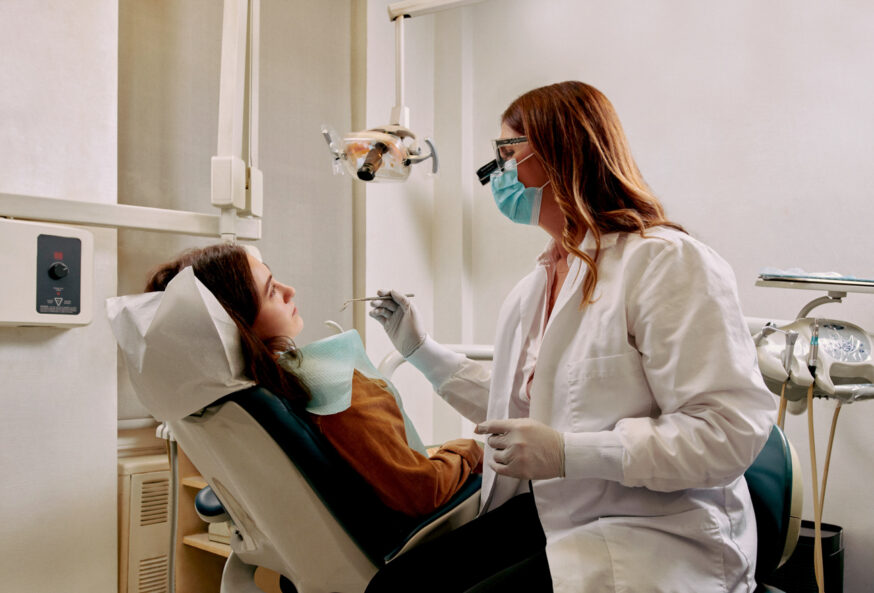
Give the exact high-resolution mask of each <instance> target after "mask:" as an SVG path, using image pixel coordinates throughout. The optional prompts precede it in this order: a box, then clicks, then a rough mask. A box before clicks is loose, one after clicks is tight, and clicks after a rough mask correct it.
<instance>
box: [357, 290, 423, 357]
mask: <svg viewBox="0 0 874 593" xmlns="http://www.w3.org/2000/svg"><path fill="white" fill-rule="evenodd" d="M376 294H378V295H379V296H381V297H384V298H382V299H379V300H375V301H371V302H370V306H371V307H372V309H371V311H370V313H369V315H370V316H371V317H373V318H374V319H376V320H377V321H378V322H379V323H380V324H381V325H382V328H383V329H384V330H385V333H386V334H388V337H389V339H390V340H391V343H392V344H394V347H395V348H396V349H397V351H398V352H400V353H401V356H403V357H404V358H407V357H409V356H410V355H411V354H412V353H413V352H415V351H416V350H417V349H418V348H419V346H421V345H422V343H423V342H424V341H425V338H426V337H427V335H428V334H427V332H426V331H425V325H424V324H423V323H422V319H421V316H420V314H419V311H418V310H417V309H416V307H415V306H414V305H413V303H412V302H410V299H409V298H407V296H406V295H404V294H402V293H401V292H399V291H397V290H385V289H380V290H377V291H376Z"/></svg>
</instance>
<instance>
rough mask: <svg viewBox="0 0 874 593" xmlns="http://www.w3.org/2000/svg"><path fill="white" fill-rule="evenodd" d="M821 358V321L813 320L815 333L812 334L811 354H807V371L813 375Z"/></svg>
mask: <svg viewBox="0 0 874 593" xmlns="http://www.w3.org/2000/svg"><path fill="white" fill-rule="evenodd" d="M818 357H819V320H818V319H814V320H813V331H812V332H811V333H810V352H809V353H808V354H807V370H809V371H810V374H811V375H813V374H814V372H815V371H816V363H817V359H818Z"/></svg>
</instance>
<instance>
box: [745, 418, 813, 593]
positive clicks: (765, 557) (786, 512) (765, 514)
mask: <svg viewBox="0 0 874 593" xmlns="http://www.w3.org/2000/svg"><path fill="white" fill-rule="evenodd" d="M744 477H745V478H746V480H747V486H748V487H749V490H750V497H751V498H752V501H753V510H754V511H755V514H756V531H757V533H758V538H759V545H758V553H757V555H756V584H757V587H756V590H755V593H783V592H782V591H781V590H780V589H777V588H775V587H771V586H769V585H767V584H765V583H766V582H767V580H768V577H770V576H771V575H772V574H773V573H774V571H775V570H777V568H779V567H780V566H781V565H782V564H783V563H785V562H786V561H787V560H788V559H789V557H790V556H791V555H792V552H793V551H794V550H795V546H796V544H797V543H798V535H799V533H800V532H801V509H802V506H803V501H804V498H803V497H804V490H803V485H802V482H801V464H800V462H799V461H798V456H797V455H796V453H795V449H794V448H793V447H792V444H791V443H790V442H789V440H788V439H787V438H786V435H785V434H783V431H782V430H780V428H779V427H777V426H774V428H773V429H772V430H771V434H770V436H769V437H768V441H767V443H765V447H764V449H762V452H761V453H759V456H758V457H757V458H756V460H755V461H754V462H753V464H752V466H750V468H749V469H748V470H747V471H746V472H745V473H744Z"/></svg>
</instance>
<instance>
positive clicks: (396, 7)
mask: <svg viewBox="0 0 874 593" xmlns="http://www.w3.org/2000/svg"><path fill="white" fill-rule="evenodd" d="M477 2H482V0H403V1H402V2H395V3H393V4H389V5H388V18H389V20H392V21H393V20H395V19H396V18H398V17H399V16H403V17H406V18H413V17H417V16H421V15H423V14H431V13H432V12H440V11H441V10H446V9H449V8H458V7H461V6H466V5H468V4H475V3H477Z"/></svg>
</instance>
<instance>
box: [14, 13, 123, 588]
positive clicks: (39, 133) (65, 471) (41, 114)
mask: <svg viewBox="0 0 874 593" xmlns="http://www.w3.org/2000/svg"><path fill="white" fill-rule="evenodd" d="M117 43H118V10H117V6H116V5H115V4H114V3H111V2H110V3H107V2H97V1H94V0H91V1H87V2H77V3H66V2H45V3H32V2H27V1H15V0H13V1H7V2H3V3H2V4H0V89H2V91H0V192H4V193H12V194H22V195H35V196H44V197H55V198H67V199H76V200H83V201H91V202H100V203H113V202H115V199H116V98H117V92H116V82H117V64H118V62H117V47H118V45H117ZM91 230H92V232H93V233H94V238H95V255H94V260H95V261H94V265H95V274H94V278H95V283H94V287H93V289H94V290H93V310H94V312H95V313H94V321H93V322H92V323H91V324H90V325H88V326H85V327H81V328H76V329H54V328H0V384H2V385H3V388H2V390H0V409H2V412H0V472H2V475H3V479H2V480H0V525H2V526H3V527H2V532H3V537H2V540H0V583H2V585H0V588H2V589H3V590H4V591H16V592H23V593H24V592H30V591H32V592H34V593H43V592H45V591H82V592H84V591H88V592H97V593H100V592H103V593H109V592H111V591H115V590H116V554H117V552H116V504H117V501H116V483H117V478H116V455H115V433H116V398H115V393H116V377H115V350H116V349H115V343H114V340H113V339H112V335H111V333H110V331H109V326H108V323H107V322H106V320H105V318H104V317H103V316H102V315H101V314H100V312H101V311H102V310H103V300H104V299H105V298H106V297H107V296H111V295H113V294H115V284H116V273H115V263H116V244H115V232H114V231H108V230H98V229H91ZM2 248H3V249H10V246H7V245H3V247H2ZM12 248H14V247H12ZM10 288H12V289H14V288H15V287H5V288H4V290H5V289H10Z"/></svg>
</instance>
